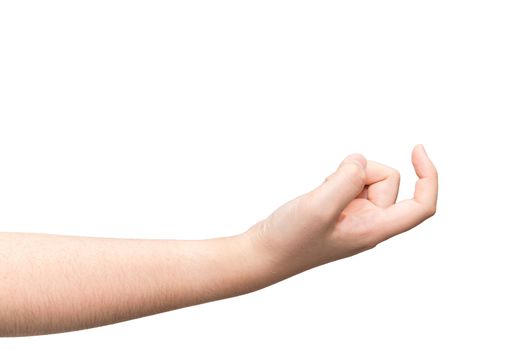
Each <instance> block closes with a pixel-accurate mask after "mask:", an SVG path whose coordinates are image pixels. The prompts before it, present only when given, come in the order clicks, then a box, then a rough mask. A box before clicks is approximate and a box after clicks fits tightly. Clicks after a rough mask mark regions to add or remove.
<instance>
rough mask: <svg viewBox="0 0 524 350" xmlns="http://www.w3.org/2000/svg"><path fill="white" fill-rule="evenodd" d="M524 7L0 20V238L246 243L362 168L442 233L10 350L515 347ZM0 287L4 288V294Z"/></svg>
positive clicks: (67, 6)
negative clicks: (388, 170)
mask: <svg viewBox="0 0 524 350" xmlns="http://www.w3.org/2000/svg"><path fill="white" fill-rule="evenodd" d="M523 17H524V11H523V8H522V4H521V2H520V1H457V0H454V1H438V2H437V1H434V2H428V1H362V2H347V1H283V0H279V1H259V2H253V1H197V0H192V1H179V2H171V1H111V0H104V1H94V0H92V1H88V2H76V1H2V2H1V3H0V230H1V231H4V232H8V231H14V232H42V233H58V234H71V235H91V236H107V237H135V238H147V237H150V238H207V237H218V236H222V235H231V234H236V233H240V232H243V231H244V230H246V229H247V228H248V227H249V226H251V225H252V224H253V223H255V222H256V221H257V220H259V219H261V218H263V217H265V216H267V215H268V214H270V213H271V212H272V211H273V210H274V209H276V208H277V207H278V206H279V205H281V204H283V203H284V202H285V201H288V200H290V199H292V198H294V197H295V196H297V195H299V194H302V193H304V192H305V191H308V190H310V189H312V188H313V186H316V185H318V184H319V183H321V182H322V181H323V180H324V178H325V177H326V176H327V175H329V174H330V173H331V172H332V171H333V170H334V169H335V168H336V167H337V166H338V164H339V162H340V161H341V160H342V159H343V157H345V156H346V155H348V154H350V153H353V152H360V153H362V154H363V155H364V156H366V157H368V158H369V159H372V160H376V161H379V162H382V163H385V164H388V165H390V166H393V167H395V168H397V169H398V170H400V172H401V174H402V184H401V191H400V195H399V199H403V198H409V197H410V196H411V194H412V191H413V188H414V182H415V179H416V177H415V173H414V171H413V169H412V166H411V163H410V152H411V149H412V147H413V146H414V145H415V144H416V143H423V144H424V145H425V146H426V149H427V152H428V154H429V155H430V157H431V158H432V159H433V161H434V163H435V164H436V165H437V168H438V170H439V176H440V193H439V203H438V212H437V214H436V215H435V216H434V217H432V218H431V219H429V220H428V221H426V222H424V223H423V224H422V225H420V226H419V227H417V228H415V229H413V230H412V231H410V232H407V233H405V234H403V235H401V236H397V237H395V238H393V239H391V240H389V241H387V242H384V243H382V244H381V245H379V246H378V247H377V248H376V249H374V250H371V251H368V252H365V253H363V254H360V255H358V256H355V257H353V258H349V259H346V260H342V261H337V262H334V263H331V264H328V265H324V266H322V267H319V268H317V269H314V270H310V271H308V272H305V273H303V274H301V275H298V276H294V277H292V278H290V279H288V280H285V281H283V282H281V283H278V284H276V285H274V286H272V287H269V288H266V289H264V290H261V291H258V292H256V293H252V294H249V295H244V296H240V297H236V298H232V299H228V300H222V301H217V302H213V303H208V304H203V305H199V306H195V307H191V308H186V309H181V310H177V311H172V312H168V313H163V314H160V315H155V316H150V317H145V318H141V319H138V320H133V321H128V322H124V323H120V324H116V325H110V326H105V327H100V328H95V329H90V330H84V331H78V332H71V333H65V334H56V335H49V336H40V337H28V338H15V339H13V338H11V339H0V348H1V349H2V350H3V349H35V348H38V349H70V348H75V349H93V348H112V347H114V348H116V347H118V348H123V349H139V348H140V349H142V348H144V347H146V346H150V345H153V346H154V347H155V348H159V349H161V348H170V349H203V348H219V349H226V348H227V349H245V348H252V349H268V348H271V349H284V348H289V349H298V348H326V349H328V348H329V349H443V348H446V349H449V348H452V349H453V348H454V349H458V348H463V349H464V348H469V349H472V348H479V347H485V348H490V349H494V348H498V349H522V348H523V347H524V339H523V333H522V330H523V313H524V305H523V301H522V295H524V288H523V286H522V276H523V271H522V270H523V266H524V257H523V256H524V255H523V254H524V253H523V251H524V247H523V244H522V243H521V242H522V239H521V236H522V235H523V234H524V230H523V225H522V220H521V218H522V210H523V205H522V203H523V195H524V191H523V185H522V182H523V176H524V173H523V166H522V164H521V163H522V159H523V157H522V154H521V151H522V149H523V146H524V142H523V141H522V128H521V127H519V126H518V123H519V122H520V120H521V119H522V117H523V116H524V69H523V66H524V64H523V62H524V49H523V47H524V44H523V43H524V21H523V20H522V19H523ZM0 287H1V286H0Z"/></svg>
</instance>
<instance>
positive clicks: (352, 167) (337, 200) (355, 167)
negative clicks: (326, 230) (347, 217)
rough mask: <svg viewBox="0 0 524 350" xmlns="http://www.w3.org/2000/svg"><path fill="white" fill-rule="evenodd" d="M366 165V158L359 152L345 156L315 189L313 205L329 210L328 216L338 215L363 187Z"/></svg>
mask: <svg viewBox="0 0 524 350" xmlns="http://www.w3.org/2000/svg"><path fill="white" fill-rule="evenodd" d="M366 165H367V161H366V158H364V156H362V155H361V154H358V153H354V154H351V155H349V156H347V157H346V158H345V159H344V160H343V161H342V163H340V165H339V166H338V168H337V170H336V171H335V172H334V173H332V174H331V175H329V176H328V177H327V178H326V181H324V183H323V184H322V185H320V186H319V187H318V188H317V189H316V190H315V192H316V193H315V195H314V198H315V199H314V200H315V201H316V202H317V203H315V207H316V208H319V209H320V210H323V211H327V212H329V215H330V216H338V214H340V212H341V211H342V210H343V209H344V208H345V207H346V206H347V205H348V204H349V203H350V202H351V201H352V200H353V199H355V198H356V197H357V196H358V195H359V193H360V192H362V190H363V189H364V185H365V183H366ZM316 205H318V207H317V206H316Z"/></svg>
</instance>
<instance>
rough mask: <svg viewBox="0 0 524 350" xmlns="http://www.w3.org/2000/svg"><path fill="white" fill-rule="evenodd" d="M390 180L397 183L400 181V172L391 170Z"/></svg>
mask: <svg viewBox="0 0 524 350" xmlns="http://www.w3.org/2000/svg"><path fill="white" fill-rule="evenodd" d="M390 176H391V177H392V178H394V179H395V180H397V181H400V171H398V170H397V169H391V175H390Z"/></svg>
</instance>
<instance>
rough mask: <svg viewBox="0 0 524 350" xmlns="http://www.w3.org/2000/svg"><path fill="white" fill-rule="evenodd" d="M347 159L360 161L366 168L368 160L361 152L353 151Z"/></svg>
mask: <svg viewBox="0 0 524 350" xmlns="http://www.w3.org/2000/svg"><path fill="white" fill-rule="evenodd" d="M346 160H351V161H354V162H356V163H358V164H359V165H360V166H361V167H362V168H364V169H365V168H366V166H367V160H366V158H365V157H364V156H363V155H362V154H360V153H353V154H350V155H349V156H347V157H346Z"/></svg>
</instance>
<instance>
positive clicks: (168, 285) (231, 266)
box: [0, 233, 283, 336]
mask: <svg viewBox="0 0 524 350" xmlns="http://www.w3.org/2000/svg"><path fill="white" fill-rule="evenodd" d="M255 253H256V252H255V251H254V250H253V249H252V240H251V239H250V237H249V236H248V235H247V233H244V234H241V235H237V236H231V237H224V238H217V239H208V240H200V241H189V240H188V241H185V240H142V239H115V238H95V237H76V236H61V235H46V234H25V233H0V259H1V260H0V261H1V263H0V335H2V336H19V335H31V334H45V333H55V332H64V331H71V330H76V329H82V328H89V327H95V326H100V325H105V324H109V323H115V322H120V321H124V320H129V319H133V318H138V317H142V316H146V315H151V314H155V313H160V312H164V311H168V310H173V309H177V308H181V307H185V306H190V305H195V304H199V303H204V302H208V301H212V300H217V299H222V298H227V297H232V296H235V295H240V294H244V293H248V292H251V291H254V290H256V289H259V288H263V287H265V286H267V285H269V284H271V283H274V282H276V281H277V280H278V279H281V278H283V276H277V275H273V274H272V273H271V271H270V269H268V268H267V266H264V262H263V259H257V257H256V254H255Z"/></svg>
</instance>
